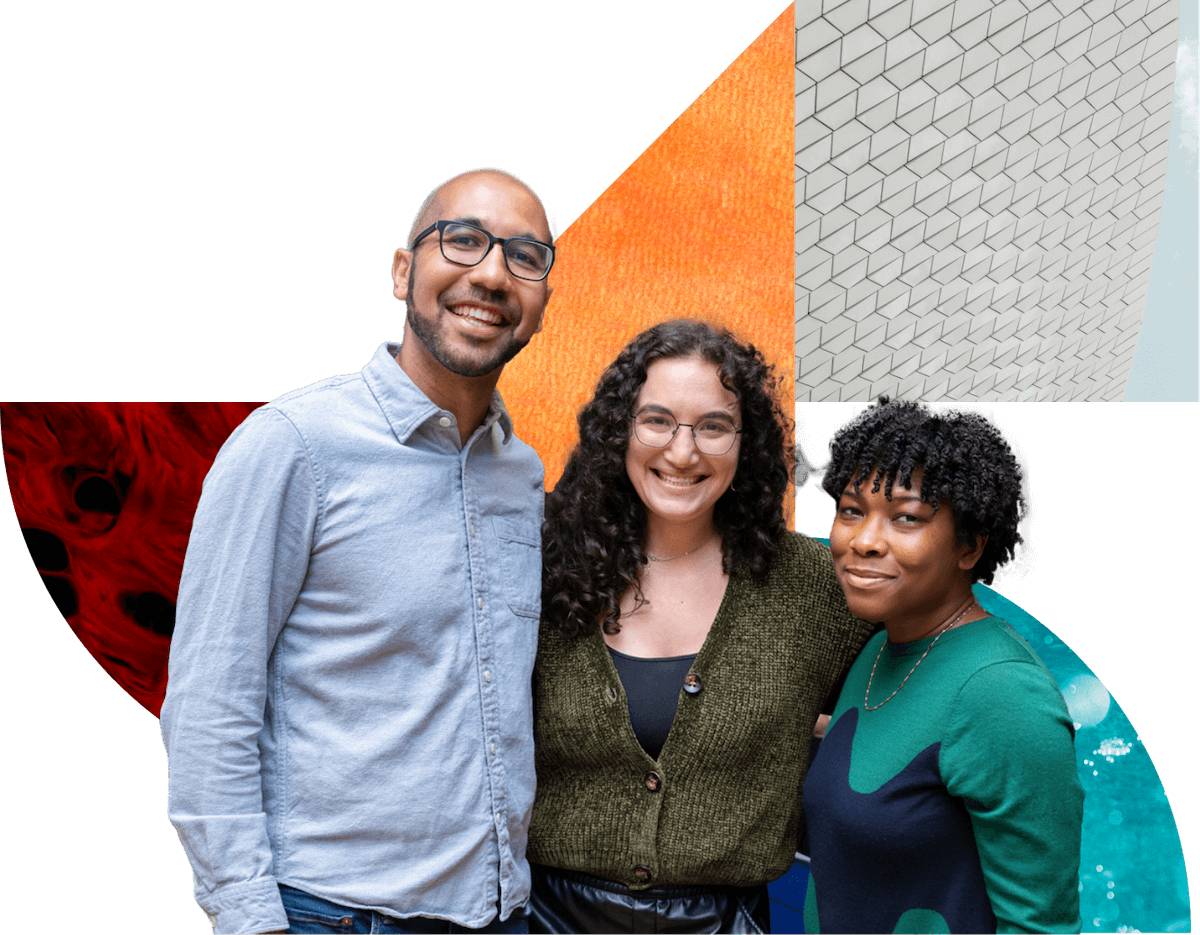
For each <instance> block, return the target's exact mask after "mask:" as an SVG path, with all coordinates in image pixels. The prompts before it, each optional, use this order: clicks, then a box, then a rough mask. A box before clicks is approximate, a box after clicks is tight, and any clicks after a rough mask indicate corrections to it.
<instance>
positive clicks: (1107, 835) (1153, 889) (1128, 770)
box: [769, 584, 1191, 932]
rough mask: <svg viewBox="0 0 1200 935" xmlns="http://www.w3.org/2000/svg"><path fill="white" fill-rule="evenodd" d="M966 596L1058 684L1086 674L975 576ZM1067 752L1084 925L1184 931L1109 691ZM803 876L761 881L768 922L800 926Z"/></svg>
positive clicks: (1142, 775)
mask: <svg viewBox="0 0 1200 935" xmlns="http://www.w3.org/2000/svg"><path fill="white" fill-rule="evenodd" d="M975 596H976V599H977V600H978V601H979V603H980V604H981V605H982V606H983V608H984V609H985V610H986V611H987V612H988V613H990V614H993V615H994V616H997V617H1003V618H1004V619H1005V620H1007V621H1008V623H1009V624H1010V625H1011V626H1012V628H1013V629H1014V630H1016V631H1017V632H1018V633H1020V634H1021V636H1023V637H1024V638H1025V639H1026V640H1028V641H1029V643H1030V645H1031V646H1033V648H1034V649H1035V650H1036V651H1037V654H1038V655H1039V656H1041V657H1042V661H1043V662H1045V663H1046V667H1047V668H1048V669H1049V670H1050V673H1051V675H1053V676H1054V679H1055V681H1057V682H1058V685H1059V687H1060V688H1062V687H1064V686H1066V685H1067V684H1068V683H1069V682H1070V681H1071V680H1072V679H1074V678H1076V677H1077V676H1080V675H1088V676H1092V677H1093V678H1094V677H1095V676H1094V675H1093V673H1092V670H1091V669H1089V668H1088V667H1087V666H1086V665H1084V663H1083V662H1082V660H1080V658H1079V657H1078V656H1076V655H1075V653H1073V652H1072V651H1071V650H1070V648H1069V647H1068V646H1067V645H1066V644H1065V643H1063V642H1062V640H1060V639H1058V637H1056V636H1055V635H1054V634H1053V633H1051V632H1050V631H1049V630H1048V629H1046V627H1044V626H1042V625H1041V624H1040V623H1038V622H1037V621H1036V620H1035V619H1034V618H1033V617H1031V616H1029V614H1027V613H1025V611H1023V610H1021V608H1020V607H1018V606H1017V605H1016V604H1014V603H1012V601H1009V600H1006V599H1005V598H1003V597H1001V596H1000V595H999V594H997V593H996V592H995V591H993V590H992V589H991V588H988V587H984V586H983V585H981V584H977V585H975ZM1105 741H1108V742H1109V743H1108V744H1107V745H1106V746H1104V747H1102V746H1101V745H1102V744H1103V743H1104V742H1105ZM1105 750H1127V751H1128V752H1125V753H1121V754H1113V755H1106V753H1105V752H1103V751H1105ZM1075 757H1076V765H1077V767H1078V769H1079V779H1080V781H1081V782H1082V783H1083V790H1084V794H1085V796H1086V798H1085V799H1084V805H1083V843H1082V847H1081V848H1080V861H1079V883H1080V891H1079V901H1080V913H1081V915H1082V916H1083V931H1084V932H1132V931H1139V932H1190V931H1191V903H1190V901H1189V897H1188V885H1187V870H1186V869H1185V867H1184V862H1183V848H1182V847H1181V846H1180V843H1179V832H1178V831H1177V830H1176V828H1175V819H1174V817H1173V816H1172V814H1171V806H1170V804H1169V803H1168V802H1167V796H1166V793H1164V792H1163V787H1162V783H1161V782H1160V781H1159V778H1158V773H1157V771H1156V770H1155V769H1154V764H1153V763H1152V762H1151V761H1150V754H1149V753H1148V752H1147V751H1146V748H1145V747H1144V746H1143V745H1142V742H1141V740H1140V739H1139V738H1138V736H1137V731H1135V730H1134V729H1133V725H1132V724H1130V723H1129V719H1128V718H1127V717H1125V712H1123V711H1122V710H1121V707H1120V705H1118V704H1117V702H1116V700H1115V699H1112V698H1111V696H1110V702H1109V708H1108V713H1107V714H1106V715H1105V716H1104V718H1103V720H1101V721H1100V722H1099V723H1098V724H1096V725H1095V726H1094V727H1080V728H1078V729H1077V731H1076V733H1075ZM807 885H808V869H807V867H806V866H805V865H803V864H801V863H800V862H799V861H797V862H796V864H795V865H793V867H792V870H791V871H789V872H788V873H787V874H786V875H785V876H783V877H780V878H779V879H778V880H776V881H775V882H774V883H772V884H771V885H770V887H769V889H770V893H771V928H772V929H773V930H774V931H775V932H802V931H804V928H803V905H804V892H805V888H806V887H807ZM1110 893H1111V894H1112V896H1111V898H1110V896H1109V894H1110Z"/></svg>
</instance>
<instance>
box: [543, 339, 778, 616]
mask: <svg viewBox="0 0 1200 935" xmlns="http://www.w3.org/2000/svg"><path fill="white" fill-rule="evenodd" d="M675 357H699V358H701V359H702V360H706V361H709V362H710V363H712V364H715V365H716V367H717V369H718V371H719V373H720V376H721V383H722V385H723V386H725V387H726V388H727V389H728V390H730V391H731V392H732V393H733V394H734V395H735V396H736V397H737V398H738V402H739V403H740V405H741V418H742V437H741V450H740V454H739V456H738V466H737V472H736V474H735V475H734V480H733V485H732V486H731V487H730V489H728V490H726V491H725V493H724V494H722V495H721V498H720V499H719V500H718V501H717V503H716V506H715V508H714V513H713V522H714V524H715V526H716V529H717V531H718V532H719V533H720V534H721V537H722V552H723V559H722V562H723V567H724V569H725V572H726V574H728V573H730V572H731V571H732V570H733V567H734V563H735V561H737V560H739V559H740V560H742V561H744V562H745V564H746V567H747V568H748V570H749V572H750V574H751V575H753V576H755V577H757V578H763V577H765V576H766V574H767V571H768V569H769V568H770V564H771V559H772V558H773V556H774V554H775V552H776V550H777V549H778V548H779V542H780V540H781V539H782V537H783V534H784V532H785V531H786V529H787V525H786V521H785V520H784V495H785V494H786V493H787V491H788V489H789V487H790V486H791V482H792V476H793V472H794V465H795V452H794V442H793V440H792V439H793V426H792V422H791V420H790V419H788V417H787V415H786V414H785V413H784V411H783V409H782V407H781V406H780V402H779V391H778V387H777V385H776V377H775V370H774V368H773V367H771V366H770V365H768V364H767V363H766V361H765V360H764V359H763V356H762V354H761V353H759V352H758V351H757V350H755V349H754V347H752V346H751V345H749V344H743V343H741V342H740V341H738V339H737V338H735V337H734V336H733V335H732V334H731V333H730V332H728V331H726V330H725V329H724V328H718V327H714V326H712V325H708V324H706V323H704V322H700V321H686V320H685V321H668V322H663V323H662V324H659V325H655V326H654V327H653V328H650V329H648V330H647V331H643V332H642V333H641V334H639V335H638V336H637V337H636V338H634V340H633V341H632V342H631V343H630V344H629V345H628V346H626V347H625V349H624V350H622V351H621V353H620V354H619V355H617V359H616V360H614V361H613V362H612V364H610V365H609V367H608V369H606V370H605V371H604V373H603V374H602V375H601V377H600V381H599V383H597V384H596V392H595V395H594V396H593V398H592V401H591V402H590V403H588V404H587V405H586V406H584V407H583V408H582V409H581V410H580V411H579V443H578V444H577V445H576V446H575V448H574V450H573V451H572V452H571V455H570V458H569V459H568V461H567V465H566V468H565V469H564V470H563V474H562V478H561V479H560V480H559V482H558V484H557V485H555V487H554V490H553V491H551V492H550V493H549V494H547V496H546V520H545V522H544V523H543V525H542V549H543V563H542V616H543V618H544V619H545V620H547V621H548V622H550V623H553V624H554V625H556V626H558V627H559V629H560V630H562V632H564V633H567V634H573V635H577V634H583V633H590V632H593V631H594V629H595V628H596V626H597V625H602V626H603V628H604V631H605V632H606V633H617V632H619V630H620V622H619V621H620V617H621V610H620V600H621V595H622V594H624V593H625V592H626V591H627V590H628V589H629V588H631V587H632V588H633V589H634V594H635V597H636V601H637V603H638V605H640V604H641V603H643V600H642V593H641V588H640V586H639V584H638V571H639V569H640V568H641V567H642V566H643V565H644V564H646V561H647V559H646V553H645V550H644V538H645V534H646V507H645V505H644V504H643V503H642V501H641V498H640V497H638V495H637V492H636V491H635V490H634V487H633V484H632V482H631V481H630V480H629V475H628V473H627V472H626V470H625V451H626V448H627V447H628V445H629V435H630V431H631V420H632V416H633V406H634V404H635V402H636V400H637V395H638V392H639V391H640V390H641V388H642V384H643V383H645V382H646V368H648V367H649V366H650V365H651V364H652V363H654V362H655V361H656V360H663V359H665V358H675ZM735 487H736V490H735V489H734V488H735Z"/></svg>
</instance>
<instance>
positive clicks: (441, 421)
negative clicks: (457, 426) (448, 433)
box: [438, 416, 454, 429]
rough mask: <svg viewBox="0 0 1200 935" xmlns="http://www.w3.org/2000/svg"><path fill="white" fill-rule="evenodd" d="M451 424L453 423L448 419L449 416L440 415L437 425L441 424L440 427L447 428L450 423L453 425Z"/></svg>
mask: <svg viewBox="0 0 1200 935" xmlns="http://www.w3.org/2000/svg"><path fill="white" fill-rule="evenodd" d="M453 424H454V423H453V421H452V420H451V419H450V417H449V416H442V417H441V418H440V419H438V425H440V426H441V427H442V428H444V429H448V428H450V426H451V425H453Z"/></svg>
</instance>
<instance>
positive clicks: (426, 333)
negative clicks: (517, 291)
mask: <svg viewBox="0 0 1200 935" xmlns="http://www.w3.org/2000/svg"><path fill="white" fill-rule="evenodd" d="M416 273H417V264H416V257H414V258H413V262H412V265H411V267H410V269H409V272H408V291H407V293H406V294H405V296H404V304H405V305H406V306H407V308H408V324H409V327H410V328H412V331H413V334H415V335H416V336H417V338H418V339H419V340H420V341H421V343H422V344H424V345H425V349H426V350H427V351H429V353H430V356H432V357H433V359H434V360H436V361H437V362H438V363H439V364H441V365H442V366H443V367H445V368H446V369H447V370H449V371H450V372H451V373H456V374H458V375H459V376H460V377H483V376H487V375H488V374H489V373H492V372H493V371H495V370H498V369H499V368H501V367H503V366H504V365H505V364H507V363H508V362H509V361H510V360H512V359H513V358H514V357H516V356H517V355H518V354H519V353H521V351H522V349H524V347H525V345H527V344H528V343H529V341H518V340H516V339H515V338H510V340H509V342H508V343H507V344H506V345H504V346H502V347H499V348H497V349H496V350H495V352H494V353H493V354H492V356H491V357H488V358H485V359H483V360H478V359H476V358H467V357H464V356H463V355H461V354H458V355H456V354H455V353H454V352H453V351H452V350H451V349H450V348H449V347H447V345H446V341H445V340H443V337H442V335H441V334H440V333H439V332H438V324H437V320H436V319H428V318H426V317H425V316H424V315H422V313H421V312H419V311H418V310H417V307H416V304H415V303H414V302H413V280H414V279H415V278H416ZM484 301H488V300H487V299H484ZM446 314H447V315H453V314H454V313H453V312H450V311H447V312H446Z"/></svg>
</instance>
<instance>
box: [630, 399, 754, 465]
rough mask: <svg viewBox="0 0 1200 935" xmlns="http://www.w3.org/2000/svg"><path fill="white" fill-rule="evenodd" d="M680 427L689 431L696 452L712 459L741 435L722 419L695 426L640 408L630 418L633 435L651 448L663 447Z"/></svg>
mask: <svg viewBox="0 0 1200 935" xmlns="http://www.w3.org/2000/svg"><path fill="white" fill-rule="evenodd" d="M681 428H689V429H691V430H692V439H693V440H694V441H695V443H696V449H697V450H698V451H700V452H702V453H703V454H706V455H713V456H716V455H723V454H726V453H727V452H728V451H729V449H731V448H732V447H733V443H734V442H735V441H736V440H737V437H738V436H739V435H740V434H741V433H742V430H741V429H735V428H734V427H733V424H732V423H730V422H726V421H725V420H724V419H701V420H700V421H699V422H697V423H696V424H695V425H688V424H687V423H686V422H676V421H675V418H674V416H672V415H671V414H670V413H669V412H663V411H662V410H660V409H643V410H641V411H640V412H639V413H637V415H635V416H634V417H633V434H634V435H636V436H637V440H638V441H640V442H641V443H642V444H643V445H647V446H649V447H650V448H666V447H667V445H669V444H671V442H672V440H673V439H674V438H675V433H676V432H678V431H679V430H680V429H681Z"/></svg>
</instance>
